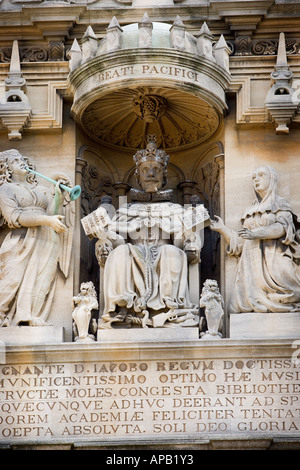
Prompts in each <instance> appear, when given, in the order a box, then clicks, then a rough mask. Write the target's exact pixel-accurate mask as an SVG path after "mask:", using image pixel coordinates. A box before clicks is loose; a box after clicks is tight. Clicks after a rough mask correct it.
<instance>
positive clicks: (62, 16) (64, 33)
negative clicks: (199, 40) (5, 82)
mask: <svg viewBox="0 0 300 470" xmlns="http://www.w3.org/2000/svg"><path fill="white" fill-rule="evenodd" d="M47 3H48V4H47ZM1 10H2V11H1ZM0 11H1V18H0V26H1V29H0V47H1V46H8V45H9V44H10V43H11V42H12V41H13V40H14V39H17V40H19V41H21V42H23V44H26V43H28V42H31V43H32V44H37V43H39V44H40V45H43V44H47V43H48V42H49V41H50V40H60V41H63V42H64V43H65V44H70V43H71V42H72V40H73V39H74V38H80V37H82V34H83V32H84V31H85V30H86V28H87V26H88V25H91V26H92V27H93V29H94V31H95V33H96V34H97V35H98V37H99V38H101V37H103V36H104V34H105V31H106V27H107V24H108V23H109V21H110V19H111V18H112V17H113V16H117V18H118V20H119V22H120V25H121V26H123V25H125V24H129V23H134V22H137V21H139V20H140V18H141V12H144V11H146V12H148V14H149V16H150V17H151V21H162V19H163V21H165V22H169V23H170V24H172V22H173V21H174V19H175V17H176V15H178V14H179V15H180V17H181V19H182V21H183V22H184V23H185V24H186V25H187V27H188V30H189V31H190V32H191V33H192V34H195V35H196V34H197V33H198V32H199V29H200V26H201V24H202V23H203V21H206V22H207V23H208V25H209V28H210V30H211V32H212V33H213V34H216V35H220V34H224V35H226V38H234V37H236V36H239V35H243V34H251V35H252V37H254V36H255V37H258V38H260V37H269V38H273V37H274V38H275V37H276V35H277V34H278V28H280V29H281V30H282V31H284V32H285V33H286V34H290V35H292V36H295V35H297V31H299V30H300V4H299V2H294V3H291V2H290V1H282V2H278V1H276V2H275V1H274V0H260V1H259V0H253V1H251V0H249V1H247V2H245V1H243V2H241V1H231V0H227V1H217V0H214V1H213V0H211V1H210V2H208V1H207V2H204V3H203V4H202V5H199V3H198V4H197V5H196V4H195V3H193V2H189V1H185V2H184V3H181V2H179V3H177V2H176V3H174V6H168V7H161V8H155V9H153V8H152V7H151V8H133V7H131V2H128V3H127V2H126V3H123V2H119V5H118V6H116V3H114V6H111V5H109V4H108V5H105V6H103V3H102V2H101V1H100V0H98V1H93V2H88V1H82V2H77V1H76V4H74V3H68V2H50V1H49V2H39V1H26V0H23V1H22V2H19V1H18V0H11V1H10V6H9V8H8V7H7V2H6V3H5V7H4V3H3V1H2V2H0Z"/></svg>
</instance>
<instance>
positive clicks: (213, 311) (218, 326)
mask: <svg viewBox="0 0 300 470" xmlns="http://www.w3.org/2000/svg"><path fill="white" fill-rule="evenodd" d="M199 305H200V308H205V318H206V323H207V327H208V330H207V331H205V332H202V333H201V337H202V339H220V338H222V334H221V330H222V319H223V316H224V301H223V298H222V296H221V294H220V292H219V287H218V283H217V281H215V280H212V279H207V280H206V281H205V282H204V285H203V289H202V292H201V297H200V303H199Z"/></svg>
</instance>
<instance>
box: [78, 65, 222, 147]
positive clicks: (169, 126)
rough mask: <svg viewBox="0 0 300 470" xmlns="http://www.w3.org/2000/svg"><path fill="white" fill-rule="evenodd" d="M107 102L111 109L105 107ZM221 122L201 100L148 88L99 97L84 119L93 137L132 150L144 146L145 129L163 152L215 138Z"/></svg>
mask: <svg viewBox="0 0 300 470" xmlns="http://www.w3.org/2000/svg"><path fill="white" fill-rule="evenodd" d="M72 60H73V59H72ZM107 100H109V102H110V106H109V107H106V106H105V102H106V101H107ZM120 102H122V113H121V114H120ZM191 110H192V111H191ZM116 115H118V119H116V118H115V117H116ZM191 116H192V118H191ZM219 122H220V118H219V116H218V113H217V112H216V111H215V109H214V108H213V107H212V106H211V105H209V104H208V103H206V102H205V101H204V100H201V99H200V98H198V99H197V100H195V97H194V96H193V95H189V94H184V93H181V92H180V91H179V90H171V89H161V88H157V89H155V88H154V89H153V88H148V87H145V88H138V89H137V90H132V89H125V90H124V89H123V90H120V91H118V92H113V93H111V94H109V95H106V96H105V97H104V98H99V99H97V100H95V101H93V103H91V104H90V105H89V106H88V107H87V108H86V110H85V111H84V114H83V116H82V125H83V126H84V127H85V129H86V130H87V131H88V133H89V134H90V135H91V136H92V137H93V138H96V139H97V140H98V141H100V142H102V143H106V144H109V145H112V146H114V147H117V148H118V147H128V148H131V149H133V150H134V149H137V148H143V147H145V145H146V139H145V131H146V130H147V131H148V132H149V133H152V134H156V135H157V143H158V146H159V147H161V148H163V149H171V148H178V147H190V146H193V145H196V144H197V143H200V142H203V141H205V140H206V139H208V138H209V136H212V135H213V134H214V132H215V131H216V130H217V128H218V125H219Z"/></svg>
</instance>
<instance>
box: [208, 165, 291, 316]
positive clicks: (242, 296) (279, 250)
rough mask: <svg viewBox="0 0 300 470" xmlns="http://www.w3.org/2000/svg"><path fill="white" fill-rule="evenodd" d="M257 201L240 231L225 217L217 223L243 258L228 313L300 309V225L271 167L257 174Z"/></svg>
mask: <svg viewBox="0 0 300 470" xmlns="http://www.w3.org/2000/svg"><path fill="white" fill-rule="evenodd" d="M252 180H253V187H254V192H255V196H256V198H255V201H254V203H253V204H252V205H251V206H250V207H249V208H248V209H246V210H245V212H244V214H243V215H242V229H241V230H239V231H238V232H236V231H233V230H230V229H229V228H227V227H226V226H225V225H224V222H223V221H222V219H221V218H220V217H217V216H216V221H215V222H213V223H212V224H211V229H212V230H216V231H217V232H219V233H220V234H221V235H222V236H223V237H224V239H225V242H226V243H227V244H228V248H227V253H228V254H229V255H230V256H235V257H238V267H237V271H236V277H235V281H234V283H233V287H232V292H231V298H230V300H229V306H228V311H229V312H230V313H241V312H245V313H246V312H260V313H266V312H293V311H300V264H299V261H300V222H299V221H298V220H297V217H296V215H295V214H294V212H293V210H292V208H291V206H290V204H289V203H288V202H287V201H286V200H285V199H283V198H282V197H280V196H278V194H277V185H278V177H277V173H276V171H275V170H274V169H273V168H271V167H269V166H266V167H259V168H257V169H256V170H254V172H253V174H252Z"/></svg>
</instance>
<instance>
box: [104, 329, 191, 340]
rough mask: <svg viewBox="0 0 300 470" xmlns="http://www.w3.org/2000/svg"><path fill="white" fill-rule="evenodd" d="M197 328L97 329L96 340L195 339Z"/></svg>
mask: <svg viewBox="0 0 300 470" xmlns="http://www.w3.org/2000/svg"><path fill="white" fill-rule="evenodd" d="M197 340H199V328H130V329H128V330H125V329H107V330H106V329H103V330H102V329H99V330H98V332H97V341H101V343H120V342H121V343H123V342H126V343H128V342H141V341H142V342H143V341H151V342H153V343H161V342H162V341H177V342H178V343H179V342H180V343H179V344H181V341H197Z"/></svg>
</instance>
